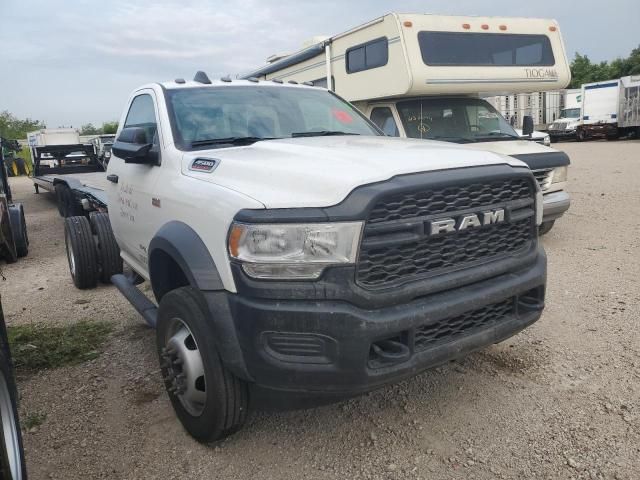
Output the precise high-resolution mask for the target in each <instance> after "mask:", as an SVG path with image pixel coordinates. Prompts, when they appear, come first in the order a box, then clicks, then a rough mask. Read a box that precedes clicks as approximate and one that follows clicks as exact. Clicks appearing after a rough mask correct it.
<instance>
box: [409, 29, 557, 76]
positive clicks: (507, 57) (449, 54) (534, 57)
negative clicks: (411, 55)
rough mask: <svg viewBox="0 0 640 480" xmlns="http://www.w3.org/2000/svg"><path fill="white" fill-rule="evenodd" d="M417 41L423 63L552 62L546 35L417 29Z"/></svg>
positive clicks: (526, 64) (498, 64)
mask: <svg viewBox="0 0 640 480" xmlns="http://www.w3.org/2000/svg"><path fill="white" fill-rule="evenodd" d="M418 43H419V44H420V51H421V53H422V61H423V62H424V63H425V64H426V65H460V66H487V65H493V66H502V67H505V66H527V67H529V66H552V65H555V58H554V56H553V50H552V48H551V42H550V41H549V37H547V36H546V35H524V34H511V33H509V34H506V33H454V32H420V33H418Z"/></svg>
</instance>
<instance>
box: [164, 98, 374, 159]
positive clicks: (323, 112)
mask: <svg viewBox="0 0 640 480" xmlns="http://www.w3.org/2000/svg"><path fill="white" fill-rule="evenodd" d="M167 104H168V105H169V113H170V116H171V123H172V127H173V133H174V137H175V140H176V144H177V145H178V146H179V147H180V148H182V149H192V148H196V147H207V148H211V146H216V145H217V146H219V147H220V146H222V147H228V146H230V145H232V144H233V141H234V140H238V139H251V140H254V141H258V140H261V139H274V138H292V137H299V136H316V135H380V133H379V132H378V131H377V130H376V129H375V127H373V126H372V125H371V124H370V123H369V122H368V120H366V119H365V118H364V117H363V116H362V114H360V113H359V112H358V111H357V110H356V109H355V108H354V107H352V106H351V105H350V104H349V103H347V102H345V101H344V100H341V99H340V98H338V97H337V96H335V95H333V94H331V93H329V92H328V91H327V90H324V89H311V88H299V87H281V86H259V85H256V86H237V87H232V86H229V87H219V88H217V87H213V88H211V87H204V88H189V89H175V90H167Z"/></svg>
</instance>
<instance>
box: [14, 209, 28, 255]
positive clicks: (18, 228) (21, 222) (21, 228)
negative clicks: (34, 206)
mask: <svg viewBox="0 0 640 480" xmlns="http://www.w3.org/2000/svg"><path fill="white" fill-rule="evenodd" d="M9 218H10V219H11V230H13V239H14V241H15V243H16V254H17V256H18V258H21V257H26V256H27V254H28V253H29V236H28V235H27V223H26V222H25V219H24V208H23V207H22V204H21V203H16V204H15V205H11V206H10V207H9Z"/></svg>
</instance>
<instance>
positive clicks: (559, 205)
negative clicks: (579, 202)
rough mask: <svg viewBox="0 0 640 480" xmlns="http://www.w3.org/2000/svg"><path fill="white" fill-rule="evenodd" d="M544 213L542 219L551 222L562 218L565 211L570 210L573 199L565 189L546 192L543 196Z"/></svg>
mask: <svg viewBox="0 0 640 480" xmlns="http://www.w3.org/2000/svg"><path fill="white" fill-rule="evenodd" d="M542 199H543V214H542V221H543V222H550V221H552V220H556V219H558V218H560V217H561V216H562V215H563V214H564V212H566V211H567V210H569V207H570V206H571V199H570V197H569V194H568V193H567V192H565V191H563V190H561V191H559V192H551V193H546V194H544V195H543V196H542Z"/></svg>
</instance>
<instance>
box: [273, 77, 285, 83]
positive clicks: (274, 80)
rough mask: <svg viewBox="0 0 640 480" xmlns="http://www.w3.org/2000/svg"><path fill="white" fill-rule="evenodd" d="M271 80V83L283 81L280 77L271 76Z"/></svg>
mask: <svg viewBox="0 0 640 480" xmlns="http://www.w3.org/2000/svg"><path fill="white" fill-rule="evenodd" d="M271 81H272V82H273V83H284V82H283V81H282V79H280V78H272V79H271Z"/></svg>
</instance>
